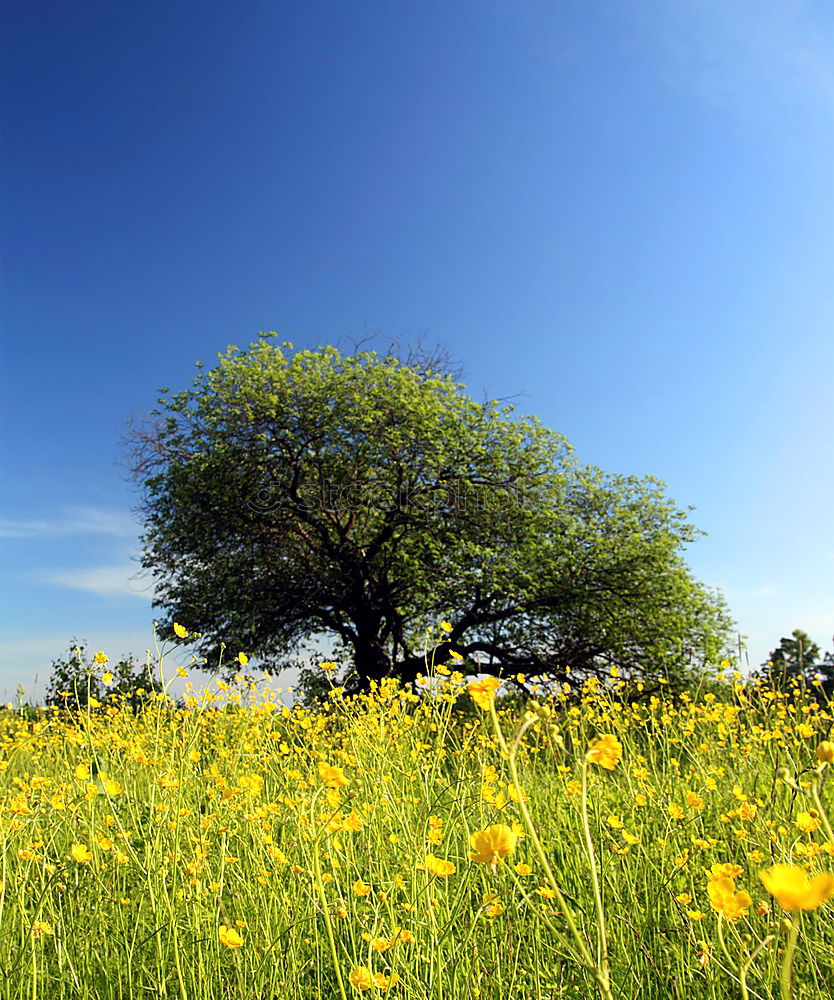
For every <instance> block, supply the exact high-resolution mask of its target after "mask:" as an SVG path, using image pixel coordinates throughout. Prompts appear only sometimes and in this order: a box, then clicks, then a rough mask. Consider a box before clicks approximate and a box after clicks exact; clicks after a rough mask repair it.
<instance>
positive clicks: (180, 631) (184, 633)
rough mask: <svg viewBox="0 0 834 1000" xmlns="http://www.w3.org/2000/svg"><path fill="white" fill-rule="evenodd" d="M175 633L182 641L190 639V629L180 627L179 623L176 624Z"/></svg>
mask: <svg viewBox="0 0 834 1000" xmlns="http://www.w3.org/2000/svg"><path fill="white" fill-rule="evenodd" d="M174 632H175V634H176V635H177V637H178V638H180V639H187V638H188V629H186V628H183V626H182V625H180V623H179V622H174Z"/></svg>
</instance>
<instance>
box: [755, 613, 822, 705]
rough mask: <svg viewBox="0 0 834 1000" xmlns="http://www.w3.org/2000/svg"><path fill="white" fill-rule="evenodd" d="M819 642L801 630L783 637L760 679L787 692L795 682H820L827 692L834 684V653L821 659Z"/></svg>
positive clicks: (764, 666)
mask: <svg viewBox="0 0 834 1000" xmlns="http://www.w3.org/2000/svg"><path fill="white" fill-rule="evenodd" d="M820 653H821V650H820V647H819V645H818V643H816V642H814V640H813V639H812V638H811V637H810V636H809V635H808V633H807V632H805V631H803V630H802V629H801V628H795V629H794V630H793V632H791V634H790V636H784V635H783V636H782V638H781V639H780V640H779V645H778V646H777V647H776V649H774V650H773V652H772V653H771V654H770V656H769V657H768V660H767V662H766V663H763V664H762V667H761V670H760V671H759V674H758V676H759V677H760V678H761V679H762V680H765V681H767V682H768V683H769V684H771V685H772V686H773V687H776V688H779V689H781V690H785V689H788V688H790V687H791V685H793V684H795V683H799V682H802V683H807V684H810V683H812V682H813V681H814V680H817V679H819V680H820V681H821V682H822V685H823V687H824V688H825V689H826V690H827V691H831V689H832V685H834V651H832V652H831V653H826V654H825V656H824V657H823V658H822V659H821V660H820Z"/></svg>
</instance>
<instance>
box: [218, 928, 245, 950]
mask: <svg viewBox="0 0 834 1000" xmlns="http://www.w3.org/2000/svg"><path fill="white" fill-rule="evenodd" d="M217 936H218V937H219V939H220V943H221V944H222V945H223V947H224V948H230V949H234V948H240V947H242V945H243V938H242V937H241V936H240V934H238V932H237V931H236V930H235V929H234V927H227V926H226V925H225V924H221V925H220V929H219V931H218V932H217Z"/></svg>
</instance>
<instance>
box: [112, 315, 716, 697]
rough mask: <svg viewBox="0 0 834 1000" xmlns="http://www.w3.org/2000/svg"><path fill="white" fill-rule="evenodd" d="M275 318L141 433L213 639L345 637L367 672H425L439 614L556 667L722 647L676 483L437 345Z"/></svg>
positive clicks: (701, 653) (162, 550) (548, 670)
mask: <svg viewBox="0 0 834 1000" xmlns="http://www.w3.org/2000/svg"><path fill="white" fill-rule="evenodd" d="M272 336H274V335H263V336H262V337H261V339H260V340H259V341H257V342H256V343H254V344H252V345H250V347H249V348H248V349H246V350H243V351H241V350H239V349H238V348H235V347H232V348H229V350H228V351H227V352H226V353H225V354H223V355H220V356H219V358H218V364H217V365H216V367H214V368H213V369H211V370H208V371H202V370H201V371H200V372H199V373H198V375H197V377H196V379H195V380H194V383H193V385H192V387H191V388H189V389H186V390H185V391H181V392H171V391H170V390H162V396H161V398H160V401H159V406H158V408H157V409H156V410H155V411H154V414H153V416H152V418H151V420H150V421H149V422H148V423H146V424H145V425H143V426H139V427H136V426H134V427H133V430H132V433H131V440H132V442H133V451H132V454H131V462H132V467H133V471H134V474H135V475H136V477H137V479H138V481H139V483H140V484H141V486H142V490H143V498H142V506H141V510H142V514H143V517H144V525H145V531H144V536H143V543H144V555H143V565H144V566H145V568H146V569H148V570H149V571H151V573H152V574H153V576H154V577H155V579H156V585H157V600H156V604H157V606H158V607H161V608H163V609H164V610H165V612H166V613H167V614H168V615H169V616H170V618H172V619H176V620H177V621H180V622H184V623H187V625H188V626H189V628H191V629H192V630H194V631H197V632H201V633H202V639H201V640H200V642H201V644H202V645H201V652H202V653H203V655H205V656H207V657H215V656H216V655H217V653H218V649H219V644H220V643H221V642H225V643H226V645H227V647H229V648H230V649H232V650H238V649H241V650H245V651H247V653H248V654H249V655H254V656H257V657H258V658H259V659H260V661H261V662H262V664H263V665H264V667H265V668H266V669H279V668H281V667H282V666H283V665H286V663H287V661H288V658H290V657H292V656H293V655H294V654H296V653H297V651H298V650H299V649H300V648H301V647H302V646H303V644H304V643H305V641H309V640H310V639H311V638H314V637H317V638H318V639H319V641H320V640H321V639H322V638H326V639H329V640H332V642H333V643H334V649H335V651H336V655H337V656H340V657H342V659H343V660H344V661H345V662H348V663H349V664H350V665H351V667H352V669H353V670H354V676H355V678H358V679H362V680H366V679H373V678H380V677H383V676H387V675H398V676H400V677H402V678H403V679H405V680H412V679H413V678H414V677H415V676H416V675H417V673H418V672H419V671H421V670H423V669H424V668H425V647H426V636H427V632H430V633H431V639H430V640H429V647H430V648H432V649H433V650H434V653H435V656H437V657H440V658H448V654H450V652H455V653H457V654H459V655H460V656H463V657H465V658H466V661H467V663H468V664H469V668H470V669H472V667H473V665H477V667H478V669H479V670H481V671H483V672H493V673H499V672H502V673H504V674H516V673H517V672H522V673H525V674H527V675H548V676H550V677H553V678H554V679H555V678H562V677H564V676H565V675H566V674H568V673H570V674H571V676H573V677H574V678H576V677H578V676H582V675H583V674H586V673H588V672H595V671H599V672H601V671H605V670H608V669H609V668H610V667H611V666H615V665H616V666H617V667H619V668H620V669H621V670H622V671H624V672H625V671H628V672H631V673H638V674H641V675H644V674H649V673H652V672H654V671H659V670H665V671H672V672H674V671H675V670H677V669H678V668H680V667H681V666H682V665H683V664H684V663H685V662H687V661H691V660H692V659H693V658H694V659H696V660H697V659H699V658H703V657H705V656H706V655H708V654H712V655H715V654H716V653H717V652H718V650H719V648H720V647H722V645H723V642H724V640H725V639H726V635H727V630H728V628H729V625H730V622H729V619H728V617H727V615H726V612H725V609H724V605H723V603H722V601H721V599H720V597H718V596H717V595H716V594H714V593H712V592H710V591H708V590H707V589H706V588H705V587H703V586H702V585H700V584H699V583H698V582H696V581H695V580H694V579H693V577H692V575H691V573H690V571H689V569H688V568H687V566H686V563H685V561H684V558H683V549H684V547H685V546H686V545H687V544H688V543H689V542H691V541H692V540H693V539H694V538H695V536H696V534H697V532H696V530H695V529H694V528H693V527H692V525H691V524H690V523H689V520H688V517H687V515H686V513H685V512H684V511H681V510H679V509H678V508H677V507H676V505H675V504H674V502H673V501H672V500H670V499H669V498H668V497H667V496H666V494H665V491H664V488H663V484H662V483H660V482H658V481H656V480H653V479H637V478H633V477H626V476H616V475H606V474H605V473H603V472H602V471H600V470H599V469H596V468H593V467H590V466H587V465H583V464H581V463H579V462H578V461H577V460H576V459H575V457H574V455H573V452H572V449H571V447H570V445H569V444H568V443H567V442H566V441H565V439H564V438H563V437H562V436H560V435H559V434H556V433H554V432H552V431H549V430H547V429H546V428H544V427H543V426H542V425H541V424H540V422H539V421H538V420H536V419H534V418H530V417H524V418H521V417H519V416H517V415H515V414H514V412H513V408H512V406H509V405H502V404H500V403H498V402H495V401H484V402H477V401H475V400H473V399H472V398H470V396H469V395H468V394H467V393H466V392H465V387H464V386H463V385H461V384H460V383H459V382H458V381H456V379H455V377H454V375H453V374H451V373H450V370H449V367H448V366H447V365H444V364H443V363H442V362H438V360H437V358H434V359H431V358H428V357H426V356H425V355H421V354H420V353H419V352H418V354H417V355H412V356H410V357H409V358H406V359H404V360H398V359H397V357H395V356H390V355H389V356H380V355H379V354H377V353H375V352H372V351H363V352H356V353H354V354H353V355H345V354H343V353H341V352H340V351H339V350H337V349H336V348H334V347H324V348H320V349H318V350H312V351H309V350H308V351H297V352H295V351H293V349H292V345H290V344H283V345H280V346H279V345H278V343H277V342H276V341H274V340H273V339H272ZM198 367H200V366H198ZM441 620H445V621H447V622H449V623H450V624H451V626H452V627H451V631H448V632H446V633H438V629H437V626H438V623H439V622H440V621H441ZM438 636H440V638H438ZM569 668H570V669H569Z"/></svg>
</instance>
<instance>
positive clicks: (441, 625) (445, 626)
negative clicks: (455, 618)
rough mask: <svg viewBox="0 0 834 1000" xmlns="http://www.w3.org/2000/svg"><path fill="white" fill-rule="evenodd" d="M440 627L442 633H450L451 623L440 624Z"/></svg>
mask: <svg viewBox="0 0 834 1000" xmlns="http://www.w3.org/2000/svg"><path fill="white" fill-rule="evenodd" d="M440 627H441V628H442V629H443V631H444V632H451V631H452V623H451V622H441V623H440Z"/></svg>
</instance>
